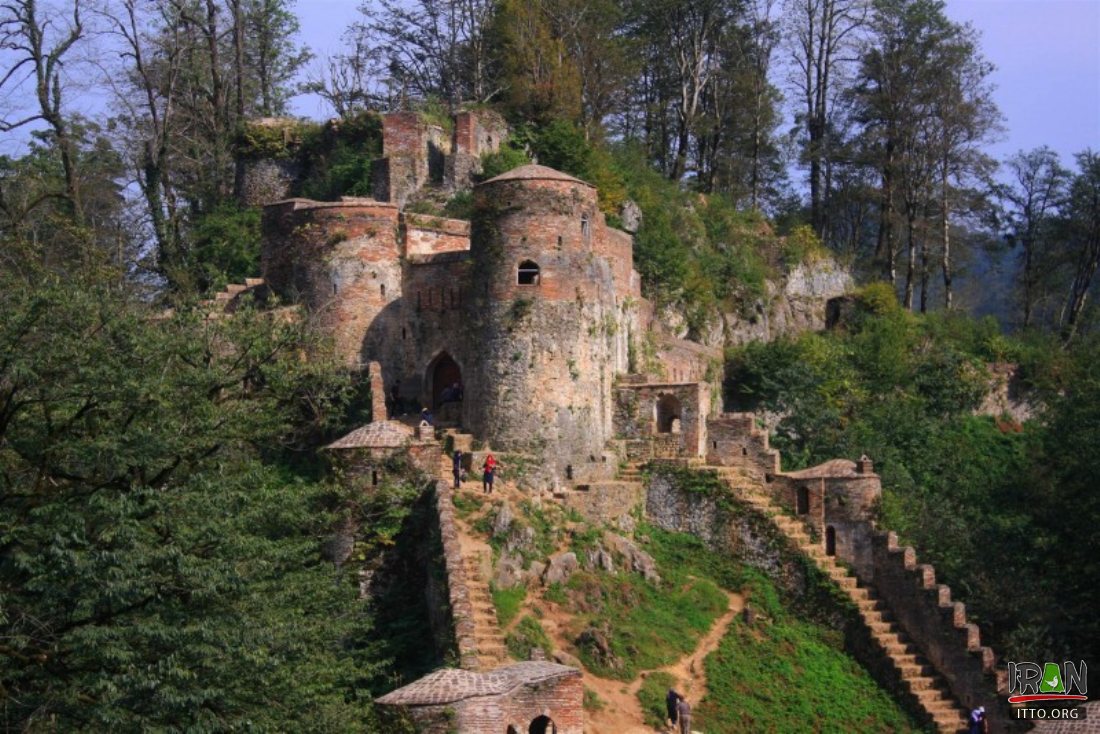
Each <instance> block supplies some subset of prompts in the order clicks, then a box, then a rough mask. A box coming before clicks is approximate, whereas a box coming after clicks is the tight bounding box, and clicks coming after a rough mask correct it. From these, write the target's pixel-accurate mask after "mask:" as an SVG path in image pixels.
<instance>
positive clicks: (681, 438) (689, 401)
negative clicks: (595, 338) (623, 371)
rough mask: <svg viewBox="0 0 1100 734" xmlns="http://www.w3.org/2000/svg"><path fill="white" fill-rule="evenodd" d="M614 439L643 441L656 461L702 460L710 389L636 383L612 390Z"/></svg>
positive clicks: (624, 383)
mask: <svg viewBox="0 0 1100 734" xmlns="http://www.w3.org/2000/svg"><path fill="white" fill-rule="evenodd" d="M614 402H615V404H614V414H613V415H614V425H615V435H616V436H617V437H618V438H620V439H626V440H644V441H647V442H648V443H649V444H650V450H649V454H650V456H653V457H655V458H665V459H668V458H676V457H697V456H702V455H703V453H704V447H705V446H706V444H707V440H708V439H707V412H708V410H709V408H710V385H708V384H707V383H705V382H683V383H676V382H638V381H635V380H634V379H630V378H627V379H625V380H622V379H621V380H618V381H616V383H615V387H614Z"/></svg>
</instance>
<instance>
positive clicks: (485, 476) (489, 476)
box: [451, 449, 500, 494]
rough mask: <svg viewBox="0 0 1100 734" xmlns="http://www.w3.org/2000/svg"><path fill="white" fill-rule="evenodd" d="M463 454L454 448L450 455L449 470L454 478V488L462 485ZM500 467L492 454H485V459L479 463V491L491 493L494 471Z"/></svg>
mask: <svg viewBox="0 0 1100 734" xmlns="http://www.w3.org/2000/svg"><path fill="white" fill-rule="evenodd" d="M464 458H465V456H464V454H463V453H462V452H461V451H459V450H458V449H455V452H454V455H453V456H452V457H451V472H452V474H454V478H455V489H458V488H459V487H461V486H462V475H463V474H464V469H463V468H462V464H463V459H464ZM499 469H500V462H499V461H497V459H496V457H495V456H493V455H492V454H487V455H486V456H485V461H484V462H483V463H482V465H481V491H483V492H484V493H485V494H492V493H493V480H494V479H495V478H496V473H497V471H498V470H499Z"/></svg>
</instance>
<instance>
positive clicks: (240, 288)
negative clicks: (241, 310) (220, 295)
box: [225, 283, 248, 296]
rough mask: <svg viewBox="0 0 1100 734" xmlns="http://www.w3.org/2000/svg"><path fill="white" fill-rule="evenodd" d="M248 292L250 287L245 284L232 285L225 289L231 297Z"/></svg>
mask: <svg viewBox="0 0 1100 734" xmlns="http://www.w3.org/2000/svg"><path fill="white" fill-rule="evenodd" d="M246 290H248V286H247V285H245V284H244V283H230V284H229V285H227V286H226V287H225V291H226V293H229V294H230V295H231V296H235V295H237V294H239V293H244V292H245V291H246Z"/></svg>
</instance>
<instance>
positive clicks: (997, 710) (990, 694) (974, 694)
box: [872, 532, 1016, 731]
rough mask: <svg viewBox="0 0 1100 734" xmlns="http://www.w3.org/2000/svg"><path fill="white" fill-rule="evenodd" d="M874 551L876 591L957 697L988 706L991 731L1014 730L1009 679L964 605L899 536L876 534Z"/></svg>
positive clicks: (971, 704) (960, 700) (883, 533)
mask: <svg viewBox="0 0 1100 734" xmlns="http://www.w3.org/2000/svg"><path fill="white" fill-rule="evenodd" d="M872 552H873V563H874V586H875V589H876V591H877V592H878V594H879V596H880V597H881V598H882V599H883V600H884V601H885V602H886V603H887V604H888V605H889V606H890V609H891V610H892V611H893V613H894V615H895V617H896V618H897V620H898V623H899V624H900V625H901V626H902V627H903V628H904V629H905V631H906V633H907V634H908V635H909V636H910V637H911V638H912V640H913V642H914V643H916V644H917V646H918V647H919V648H920V649H921V651H922V652H923V653H924V655H925V656H926V657H927V658H928V661H929V662H930V663H931V664H932V665H933V667H935V668H936V670H937V671H938V672H939V673H940V674H941V675H942V676H943V678H944V680H946V681H947V684H948V686H949V687H950V689H951V692H952V694H953V695H954V696H955V698H956V699H957V700H958V701H959V702H961V703H962V704H963V705H964V706H966V707H967V708H973V707H976V706H979V705H981V706H985V707H986V712H987V716H988V717H989V722H990V727H991V729H992V730H994V731H1007V730H1014V729H1013V726H1015V725H1016V722H1014V720H1013V719H1012V716H1011V711H1010V710H1009V707H1008V705H1007V703H1006V702H1005V698H1004V696H1005V695H1007V681H1006V679H1005V676H1004V674H1003V673H1001V672H999V671H998V670H997V669H996V667H995V665H996V658H995V656H994V654H993V650H992V649H990V648H989V647H986V646H984V645H982V643H981V631H980V630H979V628H978V625H976V624H974V623H972V622H970V621H968V619H967V616H966V605H965V604H963V603H962V602H959V601H954V600H952V598H951V589H950V587H948V586H946V585H945V584H938V583H936V570H935V569H934V568H933V567H932V566H931V565H928V564H921V563H918V562H917V554H916V551H914V550H913V548H912V547H909V546H905V547H902V546H900V545H899V544H898V537H897V535H896V534H895V533H892V532H881V533H875V534H874V537H873V539H872Z"/></svg>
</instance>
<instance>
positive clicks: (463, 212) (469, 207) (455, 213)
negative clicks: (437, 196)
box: [443, 191, 474, 219]
mask: <svg viewBox="0 0 1100 734" xmlns="http://www.w3.org/2000/svg"><path fill="white" fill-rule="evenodd" d="M443 216H445V217H449V218H450V219H473V217H474V195H473V193H471V192H469V191H459V192H458V193H457V194H455V195H454V196H452V197H451V198H450V199H448V200H447V203H446V204H444V205H443Z"/></svg>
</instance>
